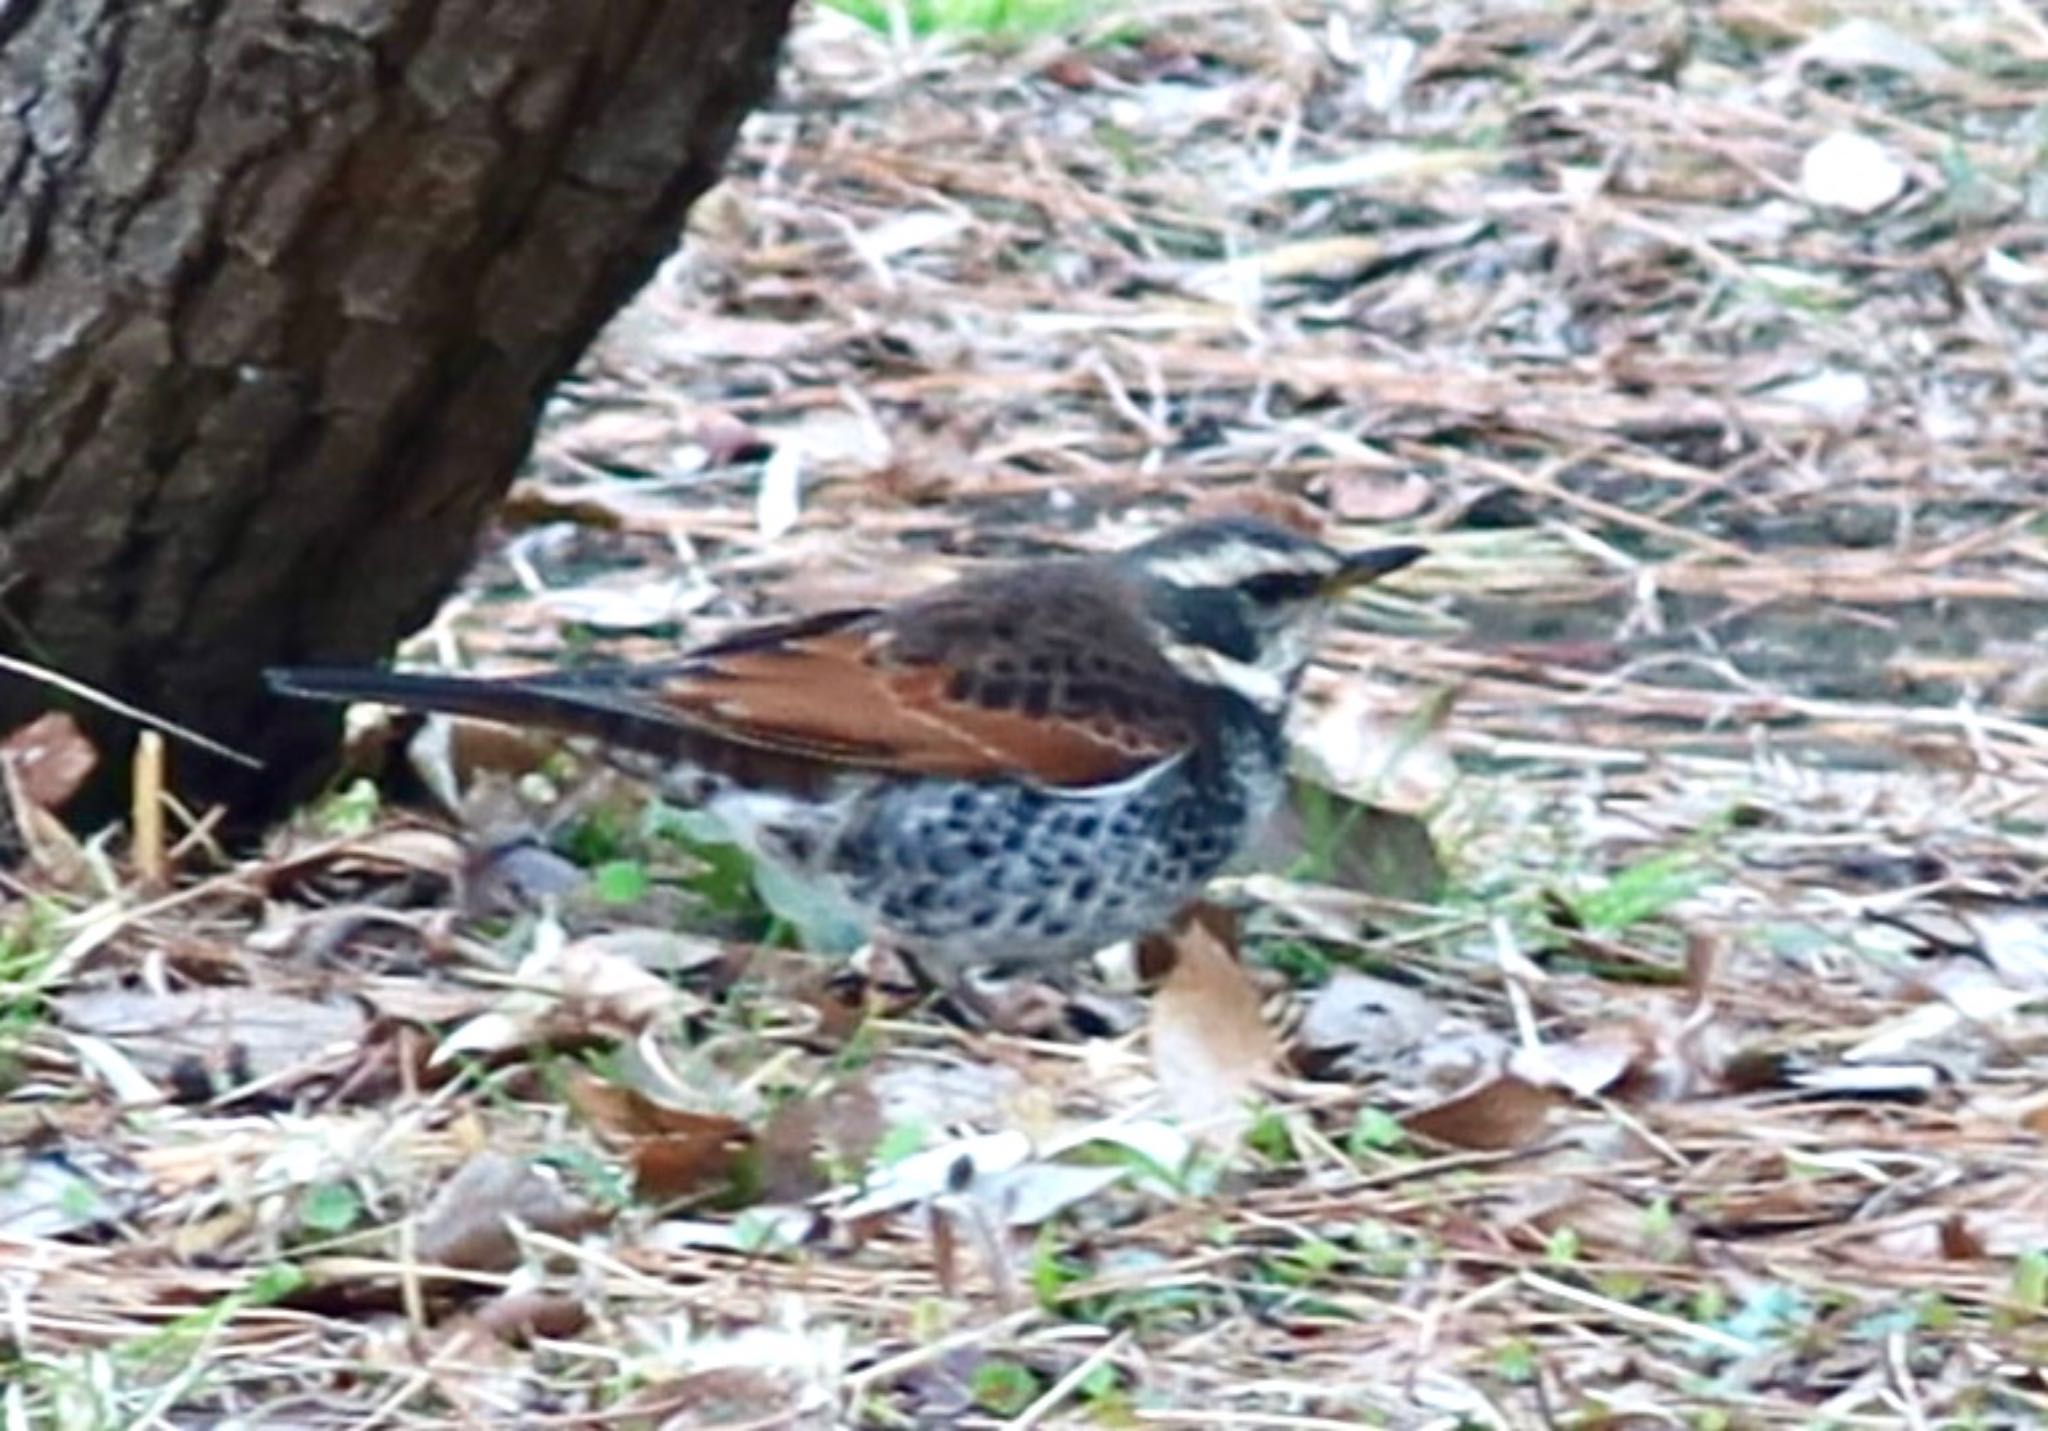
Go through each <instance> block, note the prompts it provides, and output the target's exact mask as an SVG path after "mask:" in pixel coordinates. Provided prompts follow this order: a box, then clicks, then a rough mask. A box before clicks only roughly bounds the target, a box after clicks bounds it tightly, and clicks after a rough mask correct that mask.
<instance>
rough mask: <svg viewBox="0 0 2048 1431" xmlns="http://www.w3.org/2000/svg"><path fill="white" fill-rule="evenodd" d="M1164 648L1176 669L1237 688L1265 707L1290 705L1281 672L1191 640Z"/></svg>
mask: <svg viewBox="0 0 2048 1431" xmlns="http://www.w3.org/2000/svg"><path fill="white" fill-rule="evenodd" d="M1162 649H1163V650H1164V652H1165V654H1166V659H1167V660H1169V661H1171V662H1173V665H1174V669H1175V670H1178V671H1180V672H1181V673H1183V674H1184V675H1187V676H1191V677H1193V678H1194V679H1195V680H1197V681H1202V682H1205V683H1207V684H1209V685H1215V686H1221V687H1223V688H1224V689H1225V690H1229V691H1235V692H1237V694H1239V695H1240V696H1243V697H1244V698H1245V699H1246V700H1248V701H1250V702H1251V703H1252V704H1253V705H1255V706H1257V707H1258V708H1259V709H1260V710H1262V711H1267V712H1270V713H1278V712H1280V711H1283V710H1285V709H1286V708H1287V683H1286V681H1284V680H1282V679H1281V677H1280V676H1279V674H1278V673H1277V672H1273V671H1269V670H1267V669H1266V668H1265V667H1263V666H1254V665H1252V664H1251V663H1250V662H1249V661H1239V660H1237V659H1235V658H1233V657H1230V656H1226V655H1224V654H1223V653H1222V652H1221V651H1215V650H1211V649H1210V648H1209V647H1207V646H1196V645H1193V644H1191V643H1189V642H1184V641H1169V642H1167V643H1166V645H1165V646H1164V647H1163V648H1162Z"/></svg>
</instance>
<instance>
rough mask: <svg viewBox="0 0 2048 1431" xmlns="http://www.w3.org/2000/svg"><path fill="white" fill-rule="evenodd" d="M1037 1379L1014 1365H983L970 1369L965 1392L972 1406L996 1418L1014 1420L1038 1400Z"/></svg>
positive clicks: (997, 1363) (995, 1362)
mask: <svg viewBox="0 0 2048 1431" xmlns="http://www.w3.org/2000/svg"><path fill="white" fill-rule="evenodd" d="M1038 1389H1039V1388H1038V1377H1037V1376H1036V1375H1034V1374H1033V1373H1032V1370H1031V1368H1030V1367H1028V1366H1019V1365H1018V1364H1017V1363H1016V1362H1014V1361H985V1362H983V1363H982V1364H981V1365H980V1366H978V1367H976V1368H975V1369H974V1376H973V1378H972V1379H971V1380H970V1382H969V1383H968V1391H969V1393H970V1394H971V1395H972V1396H973V1397H974V1401H975V1404H976V1405H977V1406H979V1407H981V1408H982V1409H983V1410H984V1411H991V1412H994V1413H995V1414H996V1415H997V1416H1015V1415H1017V1414H1019V1413H1020V1412H1022V1411H1023V1410H1024V1408H1025V1407H1027V1406H1029V1405H1030V1404H1031V1403H1032V1402H1033V1401H1036V1400H1037V1399H1038Z"/></svg>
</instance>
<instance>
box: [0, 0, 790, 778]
mask: <svg viewBox="0 0 2048 1431" xmlns="http://www.w3.org/2000/svg"><path fill="white" fill-rule="evenodd" d="M789 5H790V0H575V3H563V0H149V3H146V4H144V3H135V0H0V648H4V649H7V650H10V651H13V652H15V653H16V654H19V655H23V656H26V657H28V658H30V659H33V660H37V661H39V662H42V663H44V664H47V665H51V666H55V667H57V668H59V669H62V670H64V671H66V672H68V673H69V674H71V675H73V676H76V677H78V678H80V679H83V680H86V681H88V682H91V683H93V684H95V685H98V686H102V687H105V688H107V689H110V690H112V691H114V692H116V693H118V694H120V695H122V696H124V697H126V698H127V699H129V700H132V701H134V702H136V703H138V704H140V705H142V706H144V707H146V708H148V709H150V710H153V711H157V712H160V713H162V714H164V715H167V716H170V717H172V718H175V719H178V720H181V721H184V722H187V723H189V724H191V725H194V726H196V727H198V728H200V729H202V730H205V731H207V732H208V733H210V734H212V735H215V736H217V737H219V738H221V739H223V740H226V741H229V742H231V743H234V744H237V745H241V746H244V747H245V748H250V749H252V750H253V751H255V753H258V754H260V755H262V756H264V757H266V758H268V759H269V760H271V761H272V769H271V771H270V772H268V773H267V774H266V775H265V776H264V777H259V778H258V780H257V781H255V782H254V783H251V782H248V781H244V780H240V779H238V778H237V777H236V776H235V775H234V773H233V769H232V767H229V766H226V765H224V764H221V763H218V762H212V761H208V760H205V759H203V758H198V757H180V783H181V786H182V787H183V788H185V789H187V790H192V791H194V792H195V793H199V794H203V795H207V796H227V797H230V798H238V799H239V800H241V801H242V803H243V808H244V809H245V810H246V809H248V808H249V807H250V806H251V805H252V804H253V805H262V804H266V803H269V802H270V801H273V800H275V799H276V798H277V797H278V794H279V792H280V791H281V790H283V789H284V788H285V787H286V786H287V785H289V784H290V783H291V778H292V777H293V776H295V775H297V774H299V773H302V772H303V771H304V770H305V768H306V767H307V766H308V765H309V764H311V763H313V762H315V761H317V760H318V758H319V755H320V753H321V752H322V750H323V749H324V748H325V746H326V745H327V743H328V740H327V735H326V732H327V731H328V730H330V729H331V727H330V726H329V725H327V724H326V723H327V722H329V721H331V718H332V717H331V713H326V712H321V711H319V710H317V709H316V708H310V707H290V706H286V705H282V704H279V703H276V702H272V701H270V700H268V699H267V698H265V697H263V696H262V695H261V694H260V684H261V683H260V672H261V670H262V668H263V667H264V666H265V665H268V664H272V663H275V662H279V661H299V660H323V661H325V660H374V659H377V658H378V657H379V656H380V655H381V654H382V653H384V652H385V651H386V650H388V649H389V647H390V645H391V643H392V642H393V641H394V640H395V639H396V638H397V637H398V636H399V635H401V634H402V633H404V632H405V631H407V630H408V629H411V628H413V627H415V626H417V625H418V624H419V623H420V622H421V621H423V620H424V619H425V618H426V617H427V616H428V615H429V614H430V613H431V611H432V609H433V607H434V604H435V602H436V601H437V599H438V598H439V597H440V596H441V595H442V594H443V593H444V592H445V591H446V589H447V587H448V585H449V583H450V582H451V581H452V580H453V579H454V578H455V576H456V575H457V574H458V573H459V572H460V570H461V568H462V566H463V564H464V563H465V561H466V560H467V558H468V555H469V553H470V550H471V545H472V542H473V541H474V539H475V536H476V533H477V530H478V527H479V525H480V524H481V522H482V521H483V519H484V517H485V516H486V515H487V514H488V512H489V511H490V509H491V507H492V505H493V503H494V502H495V501H496V499H497V498H498V497H499V495H500V494H501V493H502V491H503V489H504V487H505V485H506V483H507V482H508V481H509V480H510V478H511V476H512V474H513V472H514V470H515V469H516V467H517V465H518V463H519V460H520V458H521V457H522V455H523V454H524V452H525V450H526V447H527V444H528V440H529V438H530V436H531V434H532V428H533V424H534V421H535V419H536V417H537V415H538V412H539V408H540V405H541V402H542V400H543V399H544V398H545V396H546V394H547V392H548V390H549V388H550V387H551V386H552V385H553V384H554V383H555V381H556V380H557V379H558V378H560V377H561V376H562V374H563V373H564V371H565V370H566V369H567V368H568V367H569V365H570V364H571V363H572V362H573V361H574V360H575V358H576V356H577V355H578V354H579V353H580V352H581V351H582V349H583V348H584V347H585V345H586V344H587V343H588V342H589V341H590V339H591V338H592V337H593V336H594V335H595V333H596V331H597V329H598V328H599V327H600V326H601V324H602V323H603V322H604V320H605V319H606V318H607V317H608V316H609V315H610V314H611V313H612V312H613V311H615V310H616V309H617V308H618V307H619V306H620V305H621V304H622V303H623V302H624V301H625V300H626V299H627V298H628V297H630V296H631V294H632V293H633V291H634V290H635V289H636V288H637V287H638V286H639V285H640V284H641V283H642V282H643V281H644V280H645V279H646V278H647V276H648V275H649V273H650V272H651V271H652V270H653V268H654V266H655V265H656V264H657V263H658V262H659V261H660V260H661V259H662V257H663V256H664V255H665V254H666V253H667V252H668V251H669V250H670V249H671V247H672V246H673V244H674V242H675V240H676V236H677V234H678V232H679V230H680V228H681V225H682V221H683V217H684V214H685V212H686V210H687V209H688V207H689V205H690V203H691V201H692V200H693V199H695V198H696V196H697V195H698V194H699V193H700V192H702V191H703V190H704V189H705V188H706V187H707V186H708V185H709V184H710V183H711V182H712V181H713V179H714V178H715V177H716V173H717V168H718V165H719V163H720V162H721V161H722V159H723V158H724V156H725V153H726V151H727V149H728V147H729V145H730V143H731V140H732V138H733V135H734V132H735V130H736V129H737V127H738V125H739V122H740V121H741V119H742V118H744V117H745V115H746V112H747V111H748V109H749V108H750V107H751V106H752V105H753V104H755V103H756V102H757V101H758V100H759V99H760V98H761V96H762V95H763V94H764V93H765V91H766V89H767V87H768V85H769V83H770V80H771V77H772V73H773V66H774V59H775V55H776V52H777V47H778V45H779V42H780V39H781V36H782V33H783V31H784V29H785V27H786V25H787V21H788V10H789ZM51 703H52V699H51V693H49V692H47V691H45V690H42V689H40V688H37V687H33V686H30V685H27V684H25V683H24V682H22V681H20V680H19V679H17V678H14V677H11V676H8V675H6V674H4V673H0V729H5V728H6V727H7V726H9V725H12V724H13V723H15V722H16V721H17V720H19V719H23V718H26V717H27V716H29V715H32V714H34V713H35V712H36V711H38V710H40V709H43V708H45V707H47V706H48V705H50V704H51ZM98 730H99V732H100V734H101V737H102V742H103V744H108V745H110V746H111V747H112V753H115V754H119V753H120V752H121V751H122V750H124V749H125V747H126V744H127V742H128V740H129V739H130V733H129V732H126V731H124V730H121V729H120V728H119V727H110V726H108V725H106V724H105V723H99V724H98Z"/></svg>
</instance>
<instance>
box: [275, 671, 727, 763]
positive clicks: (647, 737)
mask: <svg viewBox="0 0 2048 1431" xmlns="http://www.w3.org/2000/svg"><path fill="white" fill-rule="evenodd" d="M264 675H265V678H266V679H267V680H268V681H269V682H270V689H271V690H273V691H276V692H277V693H278V694H279V695H283V696H296V697H299V698H300V699H303V700H314V701H375V702H376V703H378V704H379V705H387V706H397V707H399V708H400V709H403V710H412V711H441V712H445V713H447V714H449V715H463V716H474V717H476V718H478V719H480V720H491V721H501V722H503V723H504V724H506V725H524V726H538V727H540V728H541V729H543V730H556V731H562V732H564V733H566V734H570V735H589V736H595V737H597V738H598V739H600V740H604V741H609V742H610V743H612V744H613V745H618V746H623V747H625V748H627V749H632V750H646V751H652V752H654V753H657V754H662V755H678V754H682V753H684V748H685V747H687V746H690V745H692V744H693V743H694V742H693V741H692V739H691V734H692V733H691V732H690V731H689V730H688V729H687V728H686V727H684V726H682V725H680V724H679V723H678V722H676V721H675V720H674V719H673V718H668V717H665V716H664V715H663V713H661V712H660V711H659V710H657V709H653V708H645V709H636V708H635V706H634V703H633V701H632V696H631V692H630V690H625V691H621V690H619V689H617V688H616V687H615V686H614V685H612V684H609V683H605V682H601V681H597V680H590V681H588V682H587V683H585V682H583V681H579V680H578V678H577V677H576V676H566V677H565V676H560V675H554V676H551V677H547V678H542V679H522V678H520V677H516V676H515V677H507V678H503V679H496V680H492V679H484V678H480V677H474V676H443V675H436V674H432V673H429V672H424V671H386V670H380V669H378V668H376V667H368V666H273V667H272V668H271V669H270V670H268V671H266V672H265V673H264Z"/></svg>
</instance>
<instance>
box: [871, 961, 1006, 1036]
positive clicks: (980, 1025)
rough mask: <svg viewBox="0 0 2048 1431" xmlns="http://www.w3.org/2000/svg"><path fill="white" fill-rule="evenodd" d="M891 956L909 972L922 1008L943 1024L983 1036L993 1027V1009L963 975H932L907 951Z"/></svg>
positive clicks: (994, 1024)
mask: <svg viewBox="0 0 2048 1431" xmlns="http://www.w3.org/2000/svg"><path fill="white" fill-rule="evenodd" d="M895 954H896V957H897V959H898V960H899V961H901V963H902V965H903V967H904V968H905V969H907V970H909V971H910V978H911V981H912V982H913V983H915V984H916V985H917V992H918V994H919V996H920V997H921V998H922V999H923V1000H924V1002H925V1004H926V1006H927V1007H928V1008H930V1009H931V1011H932V1012H933V1013H935V1014H937V1015H938V1016H939V1017H940V1018H942V1019H944V1020H945V1021H946V1022H947V1023H949V1024H953V1025H955V1026H957V1027H959V1028H962V1029H965V1030H966V1031H967V1032H969V1033H987V1032H988V1031H989V1030H990V1029H992V1028H994V1027H995V1026H996V1021H997V1010H996V1007H995V1006H994V1005H993V1004H991V1003H990V1002H989V1001H988V998H987V996H986V995H984V994H983V993H982V992H981V991H980V990H979V989H977V988H975V987H974V985H973V984H972V983H971V982H969V980H968V978H967V975H966V974H965V972H963V971H961V970H958V969H949V970H948V971H947V972H946V974H945V975H938V974H934V973H933V972H932V971H931V969H930V968H929V967H927V966H926V965H925V964H924V963H923V962H922V961H921V960H919V959H918V957H917V956H916V955H914V954H912V953H911V952H910V951H909V950H907V949H902V948H898V949H896V950H895Z"/></svg>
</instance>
